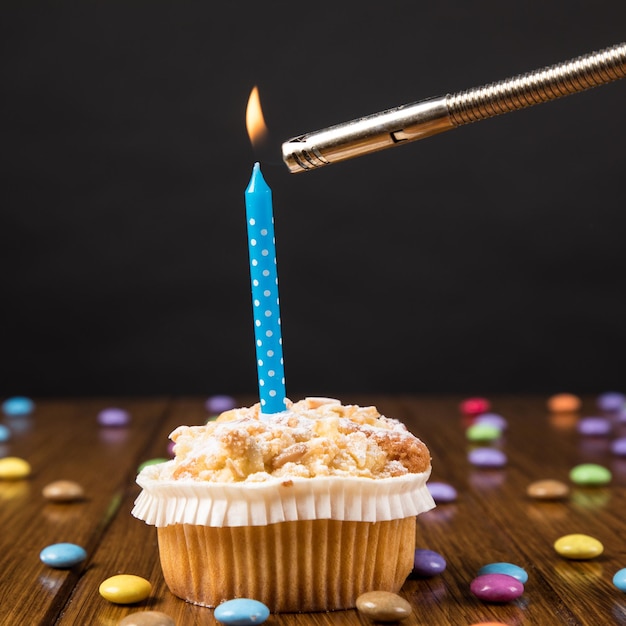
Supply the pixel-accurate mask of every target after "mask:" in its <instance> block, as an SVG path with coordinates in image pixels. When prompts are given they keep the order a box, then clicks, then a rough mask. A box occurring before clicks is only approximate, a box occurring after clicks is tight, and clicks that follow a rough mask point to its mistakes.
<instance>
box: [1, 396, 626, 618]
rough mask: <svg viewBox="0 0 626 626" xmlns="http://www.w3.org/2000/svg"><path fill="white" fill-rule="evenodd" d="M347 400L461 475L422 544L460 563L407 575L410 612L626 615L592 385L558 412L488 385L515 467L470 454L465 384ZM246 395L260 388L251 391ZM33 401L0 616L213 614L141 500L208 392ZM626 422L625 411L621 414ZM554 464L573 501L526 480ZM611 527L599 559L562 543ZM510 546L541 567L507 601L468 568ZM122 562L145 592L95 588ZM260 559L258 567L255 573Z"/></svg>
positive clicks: (13, 422)
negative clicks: (490, 599)
mask: <svg viewBox="0 0 626 626" xmlns="http://www.w3.org/2000/svg"><path fill="white" fill-rule="evenodd" d="M340 399H341V400H342V402H343V403H344V404H361V405H368V404H373V405H375V406H377V407H378V409H379V410H380V411H381V412H382V413H383V414H385V415H387V416H390V417H396V418H398V419H400V420H402V421H403V422H405V423H406V424H407V426H408V427H409V429H410V430H411V431H412V432H414V433H415V434H416V435H417V436H419V437H420V438H421V439H423V440H424V442H425V443H426V444H427V445H428V447H429V448H430V450H431V453H432V457H433V473H432V477H431V480H432V481H442V482H447V483H449V484H451V485H453V486H454V487H455V488H456V489H457V490H458V493H459V497H458V499H457V500H456V501H455V502H454V503H447V504H439V506H438V507H437V508H436V509H434V510H433V511H430V512H428V513H426V514H424V515H421V516H420V517H419V518H418V531H417V539H416V545H417V547H423V548H429V549H431V550H435V551H437V552H439V553H440V554H442V555H443V556H444V557H445V558H446V560H447V568H446V570H445V572H443V573H442V574H440V575H438V576H436V577H433V578H429V579H418V578H411V577H410V578H409V579H408V580H407V582H406V583H405V585H404V587H403V589H402V592H401V594H402V595H403V596H404V597H405V598H406V599H408V600H409V601H410V602H411V604H412V605H413V607H414V615H413V616H412V617H411V618H410V619H408V620H406V621H405V622H404V624H428V625H429V626H437V625H445V626H450V625H453V626H455V625H457V624H458V625H459V626H464V625H469V624H473V623H476V622H481V621H500V622H503V623H505V624H510V625H515V626H518V625H525V624H536V625H539V626H550V625H553V624H571V625H574V624H576V625H578V624H582V625H589V626H601V625H605V624H626V594H624V593H622V592H620V591H618V590H617V589H616V588H615V587H614V586H613V584H612V578H613V575H614V573H615V572H616V571H617V570H619V569H621V568H623V567H626V459H625V458H620V457H617V456H614V455H613V454H612V453H611V449H610V445H611V441H612V440H613V439H614V438H615V437H617V436H619V435H620V434H622V435H623V433H620V432H618V429H619V426H617V425H616V430H615V431H614V432H613V433H612V434H611V435H610V436H602V437H589V436H582V435H580V434H579V433H578V431H577V421H578V419H579V418H580V417H584V416H586V415H592V414H597V409H596V408H595V398H592V397H588V398H583V407H582V409H581V412H580V413H579V414H578V415H577V416H572V415H560V416H559V415H549V414H548V412H547V410H546V398H545V397H539V396H529V397H526V396H516V397H491V398H490V400H491V403H492V410H493V411H495V412H497V413H500V414H501V415H502V416H504V417H505V418H506V419H507V421H508V425H509V426H508V429H507V431H506V433H505V435H504V436H503V438H502V439H501V440H500V441H499V442H498V443H497V444H492V445H497V446H498V447H500V448H501V449H502V450H504V452H506V454H507V456H508V464H507V466H506V467H505V468H503V469H497V470H494V469H491V470H485V469H477V468H474V467H472V466H471V465H470V464H469V463H468V461H467V452H468V449H469V444H468V442H467V438H466V433H465V428H466V423H464V421H463V420H462V418H461V416H460V414H459V409H458V404H459V401H460V400H462V398H461V397H452V396H450V397H429V396H426V397H421V396H345V397H340ZM237 400H238V402H239V403H240V404H241V405H248V404H250V403H251V402H252V401H253V399H251V398H238V399H237ZM35 402H36V410H35V412H34V413H33V414H32V415H31V416H28V417H13V418H9V417H5V418H4V419H3V422H4V423H5V424H6V425H7V426H9V428H10V429H11V431H12V438H11V439H10V440H9V441H8V442H6V443H2V444H0V456H18V457H21V458H24V459H26V460H27V461H29V463H30V464H31V466H32V470H33V471H32V475H31V476H30V477H29V478H27V479H23V480H17V481H0V529H1V530H0V589H1V591H2V593H1V600H0V624H2V625H9V624H10V625H11V626H14V625H18V626H19V625H22V624H23V625H28V626H31V625H35V624H44V625H46V626H48V625H60V626H77V625H80V626H83V625H89V626H97V625H102V626H114V625H115V624H118V622H119V621H120V620H121V619H122V618H123V617H125V616H126V615H128V614H129V613H133V612H136V611H140V610H158V611H163V612H165V613H167V614H169V615H170V616H171V617H172V618H173V619H174V620H175V622H176V624H177V625H181V626H187V625H194V624H215V623H216V621H215V619H214V617H213V611H212V610H211V609H207V608H201V607H196V606H193V605H190V604H187V603H185V602H183V601H182V600H179V599H178V598H176V597H175V596H173V595H172V594H171V593H170V592H169V591H168V589H167V587H166V586H165V583H164V581H163V578H162V575H161V571H160V565H159V560H158V552H157V544H156V531H155V529H154V528H153V527H151V526H148V525H146V524H144V523H143V522H142V521H139V520H137V519H135V518H134V517H132V516H131V514H130V511H131V508H132V506H133V501H134V500H135V498H136V497H137V495H138V493H139V487H138V486H137V485H136V484H135V476H136V472H137V468H138V466H139V465H140V463H142V462H143V461H145V460H148V459H152V458H155V457H163V456H166V455H167V445H168V438H167V436H168V434H169V433H170V432H171V431H172V430H173V428H174V427H176V426H178V425H180V424H190V425H193V424H202V423H204V421H205V420H206V418H207V417H208V414H207V412H206V409H205V408H204V399H201V398H180V399H178V398H175V399H168V398H163V399H161V398H157V399H112V398H106V399H76V400H63V401H62V400H39V401H37V400H35ZM109 406H118V407H122V408H125V409H127V410H128V411H129V412H130V414H131V415H132V421H131V423H130V425H129V426H128V427H124V428H103V427H101V426H99V425H98V424H97V421H96V417H97V414H98V412H99V411H100V410H101V409H103V408H105V407H109ZM624 428H625V429H626V427H624ZM583 462H593V463H599V464H602V465H604V466H606V467H608V468H609V469H610V470H611V471H612V473H613V479H612V482H611V484H610V485H609V486H606V487H593V488H591V487H586V488H582V487H577V486H575V485H572V484H571V483H570V481H569V477H568V475H569V470H570V469H571V468H572V467H573V466H575V465H577V464H579V463H583ZM543 478H555V479H559V480H562V481H564V482H566V483H568V484H570V486H571V488H572V489H571V493H570V495H569V497H568V498H567V499H565V500H564V501H560V502H542V501H534V500H531V499H530V498H528V496H527V495H526V487H527V485H528V484H529V483H530V482H532V481H534V480H538V479H543ZM59 479H69V480H74V481H77V482H79V483H81V484H82V485H83V487H84V489H85V491H86V497H85V499H84V500H82V501H80V502H76V503H71V504H58V503H51V502H47V501H46V500H45V499H44V498H43V496H42V493H41V492H42V488H43V487H44V486H45V485H47V484H48V483H50V482H52V481H55V480H59ZM570 533H584V534H588V535H591V536H593V537H595V538H597V539H599V540H600V541H601V542H602V543H603V544H604V546H605V551H604V553H603V554H602V555H601V556H600V557H597V558H595V559H592V560H589V561H569V560H565V559H564V558H562V557H560V556H559V555H558V554H557V553H556V552H555V551H554V549H553V543H554V541H555V540H556V539H557V538H559V537H561V536H563V535H566V534H570ZM58 542H70V543H76V544H79V545H81V546H83V547H84V548H85V549H86V551H87V553H88V559H87V560H86V562H84V563H83V564H82V565H80V566H77V567H75V568H73V569H71V570H60V569H52V568H50V567H48V566H46V565H44V564H43V563H41V561H40V559H39V553H40V551H41V550H42V548H44V547H45V546H47V545H50V544H53V543H58ZM496 561H507V562H511V563H515V564H517V565H520V566H522V567H523V568H525V569H526V570H527V571H528V574H529V581H528V583H527V585H526V590H525V593H524V595H523V596H522V597H521V598H520V599H519V600H517V601H515V602H512V603H509V604H502V605H500V604H487V603H484V602H481V601H480V600H478V599H476V598H475V597H474V596H472V594H471V593H470V591H469V584H470V582H471V580H472V578H473V577H474V576H475V575H476V572H477V570H478V569H479V568H480V567H481V566H482V565H484V564H486V563H490V562H496ZM119 573H126V574H137V575H139V576H142V577H144V578H147V579H148V580H150V581H151V583H152V585H153V590H152V594H151V596H150V598H149V599H148V600H147V601H145V602H143V603H141V604H138V605H134V606H122V605H115V604H112V603H110V602H108V601H107V600H105V599H103V598H102V597H101V596H100V595H99V593H98V587H99V585H100V583H101V582H102V581H103V580H105V579H106V578H108V577H110V576H113V575H115V574H119ZM257 574H258V572H252V571H251V572H250V575H251V576H253V575H257ZM266 623H267V624H268V625H270V626H271V625H274V626H329V625H330V624H338V625H364V624H371V622H370V621H369V620H367V619H366V618H364V617H362V616H360V615H359V614H358V613H357V611H355V610H349V611H338V612H333V613H318V614H285V615H271V616H270V618H269V620H268V621H267V622H266Z"/></svg>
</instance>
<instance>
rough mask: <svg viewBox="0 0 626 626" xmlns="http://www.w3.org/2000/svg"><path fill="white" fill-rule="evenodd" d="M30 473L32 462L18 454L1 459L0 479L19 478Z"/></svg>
mask: <svg viewBox="0 0 626 626" xmlns="http://www.w3.org/2000/svg"><path fill="white" fill-rule="evenodd" d="M29 474H30V463H28V461H25V460H24V459H20V458H19V457H17V456H5V457H4V458H3V459H0V480H19V479H20V478H26V477H27V476H28V475H29Z"/></svg>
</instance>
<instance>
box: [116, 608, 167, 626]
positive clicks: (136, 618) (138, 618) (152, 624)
mask: <svg viewBox="0 0 626 626" xmlns="http://www.w3.org/2000/svg"><path fill="white" fill-rule="evenodd" d="M118 626H175V623H174V620H173V619H172V618H171V617H170V616H169V615H167V614H166V613H161V611H138V612H137V613H131V614H130V615H127V616H126V617H125V618H124V619H123V620H122V621H121V622H119V623H118Z"/></svg>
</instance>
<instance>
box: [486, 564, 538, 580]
mask: <svg viewBox="0 0 626 626" xmlns="http://www.w3.org/2000/svg"><path fill="white" fill-rule="evenodd" d="M483 574H506V575H507V576H512V577H513V578H516V579H517V580H519V581H520V582H521V583H522V584H523V585H525V584H526V583H527V582H528V574H527V573H526V570H525V569H523V568H522V567H520V566H519V565H514V564H513V563H505V562H502V563H489V564H488V565H483V566H482V567H481V568H480V569H479V570H478V576H482V575H483Z"/></svg>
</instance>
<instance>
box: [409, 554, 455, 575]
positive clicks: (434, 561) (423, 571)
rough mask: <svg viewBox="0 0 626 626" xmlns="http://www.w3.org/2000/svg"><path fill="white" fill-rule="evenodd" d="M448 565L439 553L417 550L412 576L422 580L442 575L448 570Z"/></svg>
mask: <svg viewBox="0 0 626 626" xmlns="http://www.w3.org/2000/svg"><path fill="white" fill-rule="evenodd" d="M446 565H447V563H446V560H445V559H444V558H443V556H441V554H439V553H438V552H435V551H434V550H426V549H424V548H418V549H417V550H415V556H414V558H413V572H412V574H413V575H414V576H420V577H422V578H429V577H431V576H436V575H437V574H441V572H443V571H444V570H445V569H446Z"/></svg>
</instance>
